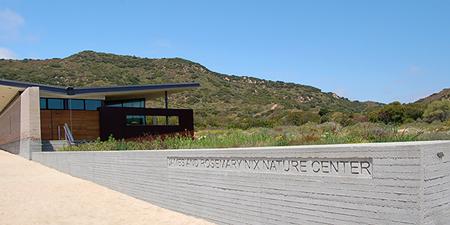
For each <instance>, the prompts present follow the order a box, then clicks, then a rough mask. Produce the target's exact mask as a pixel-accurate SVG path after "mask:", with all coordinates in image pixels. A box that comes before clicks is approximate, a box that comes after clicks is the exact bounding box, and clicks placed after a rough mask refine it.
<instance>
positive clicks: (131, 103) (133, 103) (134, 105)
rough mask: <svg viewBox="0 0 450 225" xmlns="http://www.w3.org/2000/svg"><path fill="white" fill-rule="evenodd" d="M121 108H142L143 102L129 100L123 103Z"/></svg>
mask: <svg viewBox="0 0 450 225" xmlns="http://www.w3.org/2000/svg"><path fill="white" fill-rule="evenodd" d="M123 107H129V108H144V100H130V101H124V102H123Z"/></svg>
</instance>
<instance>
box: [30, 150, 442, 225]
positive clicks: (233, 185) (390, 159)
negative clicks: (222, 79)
mask: <svg viewBox="0 0 450 225" xmlns="http://www.w3.org/2000/svg"><path fill="white" fill-rule="evenodd" d="M449 147H450V142H415V143H386V144H360V145H325V146H304V147H276V148H275V147H274V148H242V149H223V150H222V149H210V150H167V151H114V152H36V153H33V160H36V161H38V162H40V163H42V164H44V165H47V166H49V167H53V168H55V169H57V170H60V171H63V172H66V173H68V174H71V175H73V176H76V177H80V178H83V179H86V180H91V181H93V182H96V183H98V184H100V185H104V186H106V187H109V188H111V189H114V190H117V191H120V192H123V193H126V194H128V195H131V196H134V197H136V198H139V199H143V200H145V201H148V202H151V203H154V204H157V205H160V206H162V207H166V208H169V209H172V210H177V211H180V212H183V213H186V214H191V215H194V216H198V217H202V218H205V219H208V220H211V221H213V222H216V223H219V224H277V225H278V224H345V225H349V224H423V223H425V222H426V223H427V224H448V223H446V222H448V219H447V217H446V215H448V214H450V210H449V208H448V204H449V202H450V196H449V194H448V190H449V189H450V184H449V183H448V182H446V181H447V179H449V178H448V176H447V175H448V173H449V172H448V171H449V170H448V165H447V164H448V163H447V162H448V157H449V156H450V153H449V152H448V150H446V152H445V153H444V154H445V156H444V157H443V158H442V159H439V160H437V159H436V158H435V156H436V154H437V152H439V151H443V150H445V149H449ZM316 162H317V163H316ZM336 162H337V164H333V163H336ZM339 162H341V163H340V164H339ZM345 162H347V163H345ZM352 162H353V163H352ZM333 165H334V166H336V165H337V168H333V167H334V166H333ZM437 180H439V181H437ZM436 218H439V219H436Z"/></svg>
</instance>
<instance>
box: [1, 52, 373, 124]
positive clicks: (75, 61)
mask: <svg viewBox="0 0 450 225" xmlns="http://www.w3.org/2000/svg"><path fill="white" fill-rule="evenodd" d="M0 79H11V80H20V81H29V82H37V83H43V84H52V85H60V86H111V85H136V84H155V83H167V82H169V83H176V82H192V81H195V82H199V83H200V84H201V88H199V89H198V90H195V91H192V92H184V93H181V94H176V95H173V96H171V99H170V103H171V107H187V108H193V109H194V110H195V117H196V118H195V119H196V124H197V126H217V127H229V126H238V127H249V126H259V125H263V126H264V125H267V123H268V122H270V123H284V124H289V123H290V122H289V121H288V120H287V119H286V118H287V115H288V114H289V113H292V112H301V111H311V112H314V113H318V112H319V110H322V111H339V112H352V113H354V112H362V111H364V110H365V109H366V108H367V107H374V106H377V105H379V104H378V103H373V102H368V103H363V102H358V101H350V100H348V99H346V98H342V97H339V96H337V95H336V94H334V93H324V92H322V91H321V90H320V89H318V88H314V87H311V86H305V85H300V84H294V83H286V82H280V81H276V82H275V81H268V80H263V79H258V78H254V77H245V76H234V75H225V74H220V73H216V72H213V71H210V70H208V69H207V68H206V67H204V66H202V65H200V64H198V63H194V62H191V61H188V60H185V59H181V58H170V59H166V58H163V59H149V58H139V57H134V56H122V55H114V54H107V53H98V52H93V51H83V52H80V53H78V54H74V55H72V56H69V57H66V58H63V59H58V58H55V59H46V60H31V59H24V60H0ZM154 106H155V107H158V106H159V107H160V106H162V101H161V102H158V104H155V105H154Z"/></svg>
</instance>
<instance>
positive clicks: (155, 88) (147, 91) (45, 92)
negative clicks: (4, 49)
mask: <svg viewBox="0 0 450 225" xmlns="http://www.w3.org/2000/svg"><path fill="white" fill-rule="evenodd" d="M29 87H39V90H40V93H41V96H43V97H54V98H83V99H106V98H108V99H121V98H147V97H159V96H164V94H165V92H167V93H175V92H180V91H186V90H190V89H194V88H198V87H200V84H199V83H169V84H150V85H132V86H112V87H84V88H76V87H59V86H51V85H44V84H36V83H28V82H21V81H12V80H1V79H0V112H1V111H2V110H3V109H4V107H6V106H7V105H8V103H9V102H10V101H11V100H12V99H14V96H16V95H17V94H18V93H20V92H21V91H23V90H25V89H26V88H29Z"/></svg>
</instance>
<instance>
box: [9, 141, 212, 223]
mask: <svg viewBox="0 0 450 225" xmlns="http://www.w3.org/2000/svg"><path fill="white" fill-rule="evenodd" d="M0 224H1V225H31V224H32V225H41V224H42V225H53V224H54V225H84V224H86V225H91V224H95V225H103V224H104V225H134V224H136V225H137V224H152V225H153V224H155V225H158V224H167V225H169V224H170V225H172V224H180V225H181V224H195V225H200V224H211V223H208V222H206V221H204V220H200V219H197V218H194V217H190V216H186V215H183V214H181V213H177V212H173V211H170V210H167V209H163V208H160V207H157V206H154V205H151V204H149V203H147V202H144V201H141V200H138V199H135V198H132V197H130V196H127V195H124V194H121V193H119V192H116V191H112V190H110V189H107V188H105V187H102V186H100V185H97V184H94V183H92V182H89V181H85V180H82V179H78V178H75V177H72V176H69V175H66V174H64V173H60V172H58V171H56V170H53V169H50V168H47V167H45V166H42V165H40V164H38V163H36V162H32V161H29V160H26V159H24V158H21V157H19V156H16V155H12V154H10V153H7V152H4V151H2V150H0Z"/></svg>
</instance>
